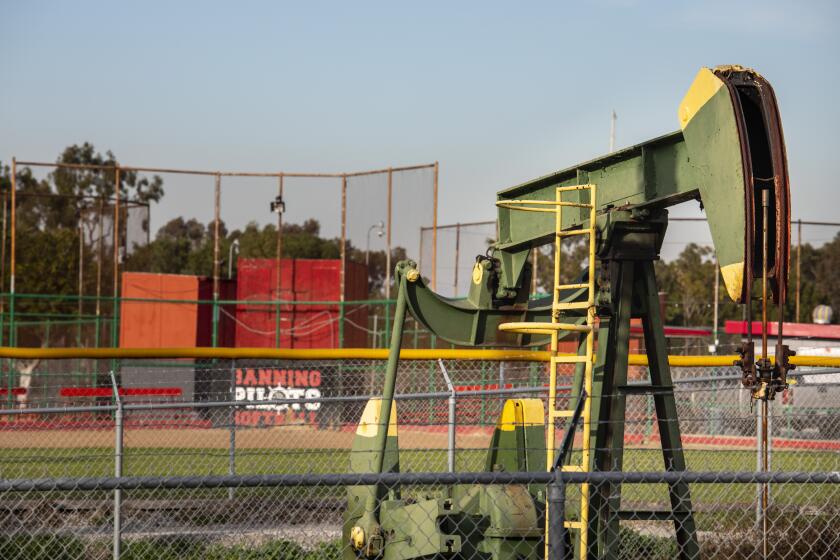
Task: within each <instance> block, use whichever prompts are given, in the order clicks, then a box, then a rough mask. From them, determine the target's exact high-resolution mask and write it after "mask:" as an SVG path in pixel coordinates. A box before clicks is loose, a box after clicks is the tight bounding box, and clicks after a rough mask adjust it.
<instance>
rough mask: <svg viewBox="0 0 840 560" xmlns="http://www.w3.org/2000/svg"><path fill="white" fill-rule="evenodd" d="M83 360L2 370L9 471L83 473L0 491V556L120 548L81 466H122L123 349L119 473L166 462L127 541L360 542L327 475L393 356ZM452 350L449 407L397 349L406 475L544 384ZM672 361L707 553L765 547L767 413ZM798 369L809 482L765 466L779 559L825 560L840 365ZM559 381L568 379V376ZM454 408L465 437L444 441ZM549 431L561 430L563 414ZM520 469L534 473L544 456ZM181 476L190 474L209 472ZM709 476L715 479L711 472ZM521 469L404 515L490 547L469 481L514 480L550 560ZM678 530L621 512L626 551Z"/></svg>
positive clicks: (223, 554) (320, 545) (251, 551)
mask: <svg viewBox="0 0 840 560" xmlns="http://www.w3.org/2000/svg"><path fill="white" fill-rule="evenodd" d="M90 362H92V361H89V363H85V361H83V360H45V361H42V362H40V363H36V364H25V363H21V361H17V362H16V363H15V364H14V365H13V364H11V363H9V362H6V363H5V364H4V366H5V368H6V370H5V373H6V374H9V373H10V371H14V373H13V374H12V375H14V376H15V377H16V383H15V385H16V386H26V387H27V389H28V390H27V393H26V395H25V396H22V395H15V396H14V398H13V400H12V401H11V402H7V403H6V405H5V409H4V410H0V419H2V422H0V448H2V450H3V452H2V454H0V473H2V477H3V481H15V480H19V479H23V480H28V481H32V480H33V479H39V478H49V479H55V478H62V477H69V478H70V479H72V480H71V481H70V482H69V484H71V485H75V486H73V487H71V488H68V487H66V486H65V487H62V488H61V489H58V488H53V489H51V490H48V491H47V490H34V489H31V488H30V489H29V490H19V489H18V490H14V489H11V488H3V489H2V490H0V551H2V552H3V554H2V555H1V556H2V557H3V558H47V557H50V558H97V557H103V558H104V557H110V556H111V552H112V546H113V545H112V543H111V540H110V539H111V535H112V533H113V524H114V516H113V493H112V492H111V491H110V490H103V489H95V488H94V489H91V488H90V487H89V484H88V483H86V482H84V481H82V480H80V479H81V478H83V477H109V476H112V475H113V473H114V468H115V452H116V450H117V449H118V447H117V441H118V431H117V422H118V420H117V417H118V416H117V403H116V401H115V400H114V397H113V391H112V388H111V387H110V379H109V374H108V372H109V371H110V368H112V367H114V366H115V365H116V367H117V369H116V370H115V371H116V372H117V373H118V375H117V382H118V384H119V390H120V393H121V403H122V404H121V406H122V407H123V414H124V416H123V418H124V419H123V420H122V421H121V422H122V427H121V431H122V438H121V443H122V450H121V451H122V455H121V459H122V469H123V475H124V476H127V477H159V478H155V479H150V480H148V481H147V482H146V483H145V484H146V486H144V487H142V488H134V489H125V490H124V491H123V492H122V500H123V501H122V506H121V527H120V529H121V541H122V550H121V554H122V556H123V557H125V558H135V557H140V558H146V557H149V558H151V557H167V555H173V554H176V553H177V551H181V552H180V553H178V554H180V555H182V556H187V557H190V558H191V557H193V556H194V557H196V558H199V557H201V558H207V557H210V558H214V557H218V558H233V557H249V558H295V559H298V558H300V559H304V558H305V559H309V558H339V557H343V555H347V554H351V555H353V554H355V552H354V551H353V550H351V548H350V545H349V541H348V540H347V538H346V535H343V533H342V523H343V522H342V515H343V514H344V512H345V510H346V507H347V495H348V494H347V491H348V490H347V488H353V487H354V486H348V487H345V486H344V485H342V484H338V485H336V484H337V483H335V482H334V481H333V482H330V476H331V474H332V473H346V472H348V470H349V465H350V461H351V456H352V454H353V453H354V452H353V451H352V449H353V440H354V438H355V435H356V428H357V423H358V421H359V418H360V417H361V414H362V410H363V408H364V407H365V403H366V400H367V398H368V397H369V396H370V395H376V394H377V393H378V390H379V387H381V384H382V381H383V376H384V368H385V364H384V362H382V361H370V360H340V361H331V360H311V361H297V360H296V361H275V360H250V361H248V360H236V361H221V360H216V361H213V360H180V361H174V360H145V361H141V360H122V361H121V362H120V363H118V364H112V363H111V362H110V361H100V362H101V363H90ZM444 364H445V367H446V369H447V372H448V374H449V376H450V377H451V379H452V384H453V388H454V399H455V403H456V406H455V409H454V416H453V415H451V414H450V409H449V407H448V405H447V403H448V399H449V398H450V396H452V393H450V391H449V389H448V387H447V384H446V383H445V380H444V377H443V375H442V373H441V370H440V366H439V364H438V363H436V362H434V361H403V362H401V364H400V371H399V375H398V386H397V393H398V395H399V398H398V401H397V411H398V414H397V418H398V426H399V428H398V430H399V449H400V454H399V461H400V470H401V472H403V473H436V474H437V475H439V476H442V475H443V474H444V473H446V471H447V470H448V466H447V465H448V456H449V454H450V453H452V454H453V455H454V459H455V460H454V466H455V471H456V473H469V472H481V471H485V470H487V468H488V466H487V464H486V463H487V457H488V449H489V448H491V447H492V440H493V431H494V428H495V427H496V425H497V421H498V418H499V415H500V412H501V409H502V407H503V405H504V402H505V400H506V399H509V398H538V399H542V400H543V402H544V400H545V397H546V387H545V381H546V379H547V373H546V365H545V364H544V363H542V362H488V361H463V360H457V361H456V360H447V361H444ZM10 368H13V369H10ZM24 371H28V373H24ZM91 372H94V373H93V374H91ZM673 372H674V378H675V381H674V384H675V399H676V403H677V408H678V414H679V419H680V426H681V428H682V434H683V437H682V444H683V448H684V451H685V456H686V461H687V468H688V470H689V471H692V472H707V473H712V475H711V478H710V479H708V481H705V482H702V483H701V482H693V483H691V484H690V489H691V500H692V501H691V507H692V511H693V512H694V522H695V523H696V527H697V535H698V540H699V545H700V549H701V552H702V554H701V557H703V558H724V557H725V558H759V557H761V556H760V552H761V531H760V526H758V525H756V523H757V520H758V519H759V517H758V516H757V513H756V505H757V503H758V502H757V496H758V493H757V489H758V486H759V484H758V483H757V482H755V481H753V482H735V481H733V480H732V478H731V477H729V474H730V473H732V472H733V471H737V472H743V473H754V472H755V471H757V464H758V463H757V459H758V458H757V454H756V443H757V440H756V436H755V434H756V425H757V418H756V412H755V410H754V409H752V407H751V405H750V401H749V398H748V394H747V392H746V391H745V390H744V389H742V388H741V387H740V382H739V377H740V373H739V372H738V370H736V369H735V368H674V370H673ZM571 374H572V372H571V371H567V372H566V375H565V376H562V375H561V376H560V379H559V380H558V383H559V384H561V385H568V384H569V383H570V381H571ZM794 374H795V379H796V383H795V384H794V385H793V386H792V387H793V389H792V391H789V392H788V393H786V394H783V395H780V396H779V397H778V399H777V400H776V401H774V402H773V403H772V404H771V407H770V411H771V420H770V425H771V433H772V438H771V442H772V449H771V469H772V471H774V472H778V471H784V472H787V471H803V472H805V473H806V475H807V476H812V477H813V479H814V481H813V482H811V483H808V482H807V476H806V479H805V480H804V481H803V480H801V479H797V480H796V481H791V480H787V481H784V482H774V483H772V485H771V494H770V495H771V502H770V508H769V509H768V511H767V514H768V518H769V520H770V526H771V528H772V531H773V532H772V536H771V539H770V541H769V555H768V557H769V558H791V559H792V558H833V557H834V556H832V554H834V551H836V548H837V546H838V538H840V535H838V533H837V529H836V527H837V521H838V513H840V491H838V486H837V485H836V484H833V483H831V482H830V481H828V482H827V481H826V480H825V478H824V477H823V478H820V474H819V473H826V472H833V471H834V472H836V471H838V470H840V440H838V437H840V407H838V402H840V399H838V396H840V393H838V392H840V382H838V381H837V378H840V373H838V372H836V371H834V370H828V371H826V370H807V369H802V368H800V369H797V370H795V372H794ZM646 375H647V372H646V369H645V368H641V367H639V368H634V371H632V372H631V374H630V378H631V383H634V382H635V383H641V382H644V381H645V379H646ZM26 376H29V377H28V378H27V377H26ZM560 394H561V395H565V398H568V395H569V393H568V392H563V391H562V390H561V393H560ZM21 397H22V398H21ZM596 397H597V395H596ZM561 406H562V403H561ZM49 407H53V408H49ZM654 409H655V407H654V403H653V400H652V396H651V395H630V396H628V397H627V422H626V426H625V451H624V470H625V471H629V472H630V473H638V472H650V471H653V472H662V471H664V470H665V465H664V464H663V459H662V453H661V451H660V449H659V448H660V442H659V435H658V428H657V423H656V421H655V410H654ZM451 424H452V425H454V427H455V445H454V446H450V443H449V439H448V427H449V426H450V425H451ZM557 429H558V434H559V433H560V432H562V426H560V425H558V427H557ZM357 452H358V451H357ZM491 470H492V469H491ZM540 470H542V469H540ZM293 474H301V475H304V474H308V475H312V476H314V477H315V479H314V481H310V482H309V483H306V484H305V485H304V483H303V482H302V481H301V480H297V481H296V482H294V481H292V482H287V483H283V484H280V483H278V482H277V481H275V482H273V483H272V482H270V480H269V479H265V480H263V479H259V480H258V479H248V478H247V477H271V476H275V475H293ZM490 474H492V473H490ZM495 474H508V473H498V472H497V473H495ZM511 474H513V473H511ZM566 474H568V473H566ZM771 474H773V473H771ZM224 476H234V477H240V478H239V479H231V480H232V482H229V483H225V484H229V485H230V486H231V487H232V490H229V489H228V488H227V487H226V486H225V484H221V483H220V482H219V480H220V479H219V478H218V477H224ZM406 476H409V475H406ZM525 476H526V478H527V477H528V476H530V477H531V478H532V480H537V477H540V476H542V477H544V476H545V473H531V474H527V473H526V475H525ZM173 477H189V478H191V479H193V480H194V481H195V480H198V481H199V482H200V483H201V484H203V485H204V487H195V484H188V483H186V482H184V479H182V478H173ZM208 477H215V478H208ZM319 477H320V478H319ZM715 477H717V479H719V480H720V482H717V483H716V482H714V480H715ZM260 480H262V482H260ZM202 481H203V482H202ZM213 481H215V482H213ZM526 482H527V480H526V481H524V482H523V481H521V480H520V481H519V482H518V483H513V482H510V483H508V484H504V485H500V484H497V485H495V486H494V485H492V484H489V485H488V484H486V483H485V484H483V485H482V484H478V485H476V484H462V485H460V486H459V485H454V486H453V485H452V483H451V482H446V481H444V480H442V479H440V480H438V481H437V482H435V483H432V482H427V483H424V484H419V483H417V482H416V481H415V482H411V481H408V480H405V481H402V482H399V493H400V494H401V495H402V498H403V502H402V504H403V505H410V504H412V500H413V503H414V504H415V505H417V504H420V505H422V504H426V507H425V508H419V510H417V511H414V510H412V511H413V513H411V515H409V516H408V517H407V518H401V519H403V523H404V524H405V526H404V527H402V529H403V530H404V531H406V536H410V537H411V538H413V539H415V541H417V540H421V541H424V542H423V543H418V546H419V545H420V544H425V545H429V546H432V545H434V546H437V545H436V544H434V543H438V544H439V543H440V542H442V541H440V540H439V539H438V538H437V537H438V532H437V529H434V528H435V527H439V528H440V527H442V528H444V529H446V531H444V534H447V535H452V534H454V535H458V536H459V539H460V542H461V543H462V547H463V548H462V549H461V552H460V553H459V554H460V556H457V555H456V556H452V557H453V558H476V559H479V558H482V559H484V558H487V556H486V553H485V552H480V550H481V547H490V548H492V546H494V545H493V543H494V542H495V541H493V540H492V538H494V537H493V535H494V533H493V532H492V531H487V530H486V529H487V527H486V526H483V525H481V523H476V522H475V521H476V519H483V517H481V516H487V519H488V522H492V523H500V524H501V525H502V526H506V525H505V524H506V523H507V524H508V525H509V524H510V523H512V518H511V516H512V515H513V514H512V511H515V510H511V509H509V508H508V509H506V508H500V509H499V511H497V512H496V513H494V514H493V515H496V517H494V518H491V512H489V511H488V510H486V509H481V507H479V506H478V505H476V504H479V505H480V502H481V501H480V500H478V502H474V501H471V500H472V498H469V497H468V496H467V494H469V491H472V492H474V493H475V492H478V493H479V494H480V495H483V496H490V497H492V498H493V500H502V497H500V495H499V494H498V493H497V492H499V491H501V490H499V489H502V490H504V492H505V493H506V495H508V497H510V496H519V498H521V499H522V500H524V501H522V502H516V503H520V505H521V507H522V508H524V509H523V510H522V511H525V512H526V513H527V512H530V511H531V509H530V508H531V507H533V508H534V510H533V511H534V512H535V516H536V517H534V518H533V520H532V521H531V522H529V523H530V525H527V524H526V525H527V527H526V528H527V529H528V531H526V530H525V529H522V528H521V527H520V529H522V531H523V532H522V533H521V534H519V536H518V537H517V540H516V542H517V543H518V544H517V545H516V546H517V548H516V550H517V551H518V552H516V553H517V554H521V555H522V556H519V558H522V557H524V558H542V557H543V554H544V544H545V543H544V537H543V535H544V527H543V526H544V517H541V516H544V510H545V507H546V495H547V494H546V492H547V490H546V484H547V483H548V482H547V480H546V479H545V478H540V479H539V482H533V484H526ZM65 483H66V482H65ZM388 484H394V481H391V482H389V483H388ZM604 484H606V482H604ZM611 484H612V485H611V486H610V485H608V486H607V487H605V488H613V489H616V488H618V486H617V485H616V484H615V481H613V482H612V483H611ZM459 487H460V490H457V488H459ZM621 488H622V501H621V510H622V511H628V512H629V511H665V510H669V508H670V505H671V503H670V501H669V498H668V493H667V488H668V486H667V484H664V483H661V482H660V483H658V484H652V483H648V484H638V483H632V482H631V481H627V482H625V483H624V484H622V486H621ZM470 489H472V490H470ZM395 491H396V490H395ZM540 492H541V494H540ZM579 492H580V485H579V484H577V483H572V482H568V483H567V484H566V500H565V503H566V506H565V507H566V516H567V519H568V520H574V519H575V518H576V517H575V516H576V515H577V510H576V506H575V504H576V503H577V502H576V496H577V493H579ZM517 493H519V494H517ZM479 494H476V495H479ZM529 496H530V497H529ZM456 498H457V499H456ZM429 499H432V500H438V499H440V500H444V502H445V500H447V499H450V500H453V501H452V502H451V503H452V505H451V506H450V507H451V508H452V509H451V516H444V517H443V518H440V517H436V516H435V515H433V514H432V513H430V512H434V511H438V510H437V509H430V507H431V506H429V502H428V500H429ZM487 499H488V500H489V498H487ZM490 501H491V502H492V500H490ZM434 503H438V502H434ZM488 503H489V502H488ZM522 504H524V505H522ZM529 504H531V505H529ZM394 507H396V506H394ZM400 507H402V506H400ZM441 507H443V506H441ZM482 507H483V506H482ZM471 508H472V509H471ZM476 508H477V509H476ZM447 515H449V514H447ZM516 519H520V520H521V518H520V517H516ZM593 523H594V522H593ZM494 526H495V525H494ZM481 527H484V529H481ZM610 527H612V529H610V530H613V529H614V528H615V526H610ZM679 528H680V527H679V523H678V524H677V526H676V527H675V525H674V523H673V522H671V523H663V522H661V521H652V520H650V519H648V518H647V517H645V516H644V515H643V514H641V513H639V514H630V513H625V514H622V518H621V520H620V522H619V523H618V534H619V537H620V538H619V540H618V542H619V546H620V549H621V551H622V552H621V553H620V555H619V556H618V557H619V558H639V557H645V558H673V557H678V556H679V553H680V542H679V541H678V539H677V529H679ZM529 531H530V532H529ZM779 535H784V538H779ZM573 536H574V534H573V531H572V537H573ZM572 540H573V539H572V538H571V537H570V543H571V542H572ZM387 541H388V542H399V539H394V538H390V537H389V539H387ZM426 541H427V542H426ZM482 543H483V544H482ZM497 544H498V543H497ZM490 548H485V550H489V549H490ZM39 554H40V555H41V556H38V555H39ZM47 555H51V556H47ZM409 557H410V556H409ZM492 557H495V558H503V557H504V558H506V557H513V558H517V556H492Z"/></svg>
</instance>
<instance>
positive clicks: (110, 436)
mask: <svg viewBox="0 0 840 560" xmlns="http://www.w3.org/2000/svg"><path fill="white" fill-rule="evenodd" d="M491 435H492V428H489V427H463V428H459V429H458V433H457V447H458V448H459V449H484V448H486V447H487V446H488V445H489V443H490V436H491ZM353 437H354V431H353V429H352V428H349V427H348V428H346V429H329V428H327V429H321V428H317V427H313V426H305V425H286V426H274V427H269V428H249V427H238V428H237V429H236V447H237V448H238V449H350V447H351V445H352V444H353ZM399 438H400V448H401V449H446V448H447V441H448V439H447V438H448V436H447V433H446V431H445V429H441V427H439V426H430V427H424V426H407V427H403V428H401V429H400V433H399ZM578 439H579V437H578ZM124 441H125V446H126V447H145V448H171V449H227V448H228V446H229V445H230V432H229V431H228V430H227V429H225V428H177V429H173V428H126V430H125V440H124ZM625 442H626V444H627V445H628V446H632V447H634V448H658V447H659V445H660V442H659V438H658V437H657V435H656V434H652V435H651V436H648V437H646V438H643V437H642V436H639V435H634V434H628V435H627V436H626V437H625ZM113 445H114V432H113V430H112V429H88V430H85V429H61V430H44V429H38V430H9V429H6V430H0V449H38V448H43V449H76V448H86V447H87V448H90V447H105V448H107V447H113ZM683 445H684V447H685V448H686V449H696V450H716V449H733V450H735V449H755V446H756V441H755V438H754V437H735V436H709V435H701V434H686V435H684V436H683ZM773 446H774V447H775V448H777V449H779V450H782V449H790V450H798V451H840V442H838V441H825V440H796V439H785V438H774V440H773Z"/></svg>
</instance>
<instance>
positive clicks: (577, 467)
mask: <svg viewBox="0 0 840 560" xmlns="http://www.w3.org/2000/svg"><path fill="white" fill-rule="evenodd" d="M560 470H561V471H563V472H583V467H581V466H580V465H563V466H562V467H560Z"/></svg>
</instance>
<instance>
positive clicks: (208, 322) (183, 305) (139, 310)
mask: <svg viewBox="0 0 840 560" xmlns="http://www.w3.org/2000/svg"><path fill="white" fill-rule="evenodd" d="M235 288H236V286H235V283H233V282H230V281H227V280H224V281H222V282H221V283H220V285H219V297H220V298H221V299H222V300H225V299H233V297H234V296H235ZM121 293H122V297H123V298H125V299H129V300H131V299H150V300H159V301H122V302H121V304H120V346H121V347H123V348H172V347H179V348H194V347H196V346H211V344H212V332H213V306H212V305H210V304H202V305H199V304H198V303H197V300H212V299H213V280H212V279H210V278H206V277H203V276H201V277H200V276H191V275H186V274H157V273H147V272H124V273H123V275H122V292H121ZM166 300H177V301H176V302H173V303H166ZM234 312H235V309H234V306H232V305H229V306H220V312H219V329H218V338H217V346H234V345H235V339H234V336H235V329H234V318H233V314H234Z"/></svg>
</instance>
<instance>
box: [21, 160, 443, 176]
mask: <svg viewBox="0 0 840 560" xmlns="http://www.w3.org/2000/svg"><path fill="white" fill-rule="evenodd" d="M17 165H24V166H29V167H52V168H64V169H89V170H100V171H107V170H112V169H120V170H122V171H137V172H141V173H176V174H180V175H204V176H212V177H215V176H217V175H218V176H221V177H281V176H282V177H309V178H333V179H340V178H342V177H361V176H364V175H377V174H383V173H388V172H389V171H391V172H394V171H398V172H399V171H415V170H418V169H434V167H435V164H434V163H424V164H421V165H407V166H403V167H391V168H387V167H386V168H384V169H371V170H368V171H352V172H348V173H299V172H287V171H268V172H249V171H207V170H197V169H175V168H165V167H137V166H130V165H93V164H84V163H56V162H52V163H51V162H42V161H18V162H17Z"/></svg>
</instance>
